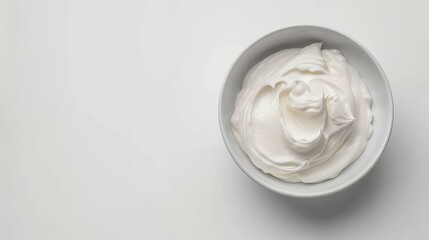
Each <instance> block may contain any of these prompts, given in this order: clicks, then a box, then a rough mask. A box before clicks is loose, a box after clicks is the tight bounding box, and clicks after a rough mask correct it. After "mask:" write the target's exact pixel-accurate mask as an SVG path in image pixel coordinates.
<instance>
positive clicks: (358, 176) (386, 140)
mask: <svg viewBox="0 0 429 240" xmlns="http://www.w3.org/2000/svg"><path fill="white" fill-rule="evenodd" d="M295 28H306V29H321V30H325V31H326V30H327V31H331V32H334V33H337V34H340V35H343V36H344V37H346V38H348V39H349V40H350V41H352V42H353V43H355V44H356V45H358V47H360V48H361V49H362V50H363V51H365V53H366V54H367V55H368V56H369V57H370V58H371V59H372V61H373V62H374V63H375V65H376V67H377V69H378V70H379V71H380V73H381V77H382V79H383V82H384V84H385V87H386V89H387V90H388V91H387V94H388V98H389V100H390V104H391V116H390V118H389V119H388V120H389V122H388V124H389V129H388V133H387V134H386V135H385V137H384V139H383V145H382V147H381V148H380V149H379V150H378V152H377V154H376V157H375V158H374V160H372V161H371V162H370V163H369V164H368V165H366V166H365V168H364V169H363V170H361V171H360V172H358V173H357V174H355V175H354V176H352V177H351V178H350V179H348V180H347V181H344V182H342V183H341V184H339V185H337V186H335V187H332V188H328V189H325V190H322V191H317V192H311V193H297V192H289V191H284V190H283V189H280V188H277V187H274V186H272V185H270V184H268V183H266V182H264V181H262V180H260V179H259V178H257V177H255V176H253V175H252V174H250V173H249V172H248V171H247V170H245V168H244V167H243V166H242V164H241V162H240V161H239V160H238V158H239V157H238V156H237V155H236V153H235V152H234V150H232V148H231V146H230V144H229V143H228V142H227V140H226V134H227V133H226V129H225V125H224V123H223V122H222V119H223V113H222V99H223V96H224V92H225V91H224V90H225V85H226V82H227V80H228V78H229V75H230V73H231V70H232V68H233V67H234V65H235V64H236V63H237V61H238V60H239V59H240V58H241V57H242V56H243V55H244V53H246V52H247V51H248V50H249V49H251V48H252V47H254V46H255V45H256V44H258V43H259V42H260V41H262V40H263V39H265V38H266V37H269V36H271V35H273V34H276V33H278V32H281V31H285V30H290V29H295ZM394 112H395V107H394V102H393V95H392V89H391V87H390V84H389V81H388V79H387V76H386V73H385V72H384V70H383V68H382V67H381V65H380V63H379V62H378V61H377V59H376V58H375V56H374V55H373V54H372V53H371V52H370V51H369V50H368V49H367V48H366V47H365V46H363V45H362V44H361V43H360V42H359V41H357V40H356V39H354V38H353V37H351V36H349V35H348V34H345V33H343V32H342V31H338V30H334V29H332V28H327V27H321V26H316V25H293V26H289V27H284V28H280V29H277V30H274V31H271V32H269V33H268V34H265V35H263V36H262V37H260V38H258V39H257V40H256V41H254V42H253V43H252V44H250V45H249V46H248V47H246V48H245V49H244V50H242V51H241V53H240V54H238V56H237V57H236V58H235V59H234V61H233V62H232V63H231V64H230V66H229V68H228V71H227V73H226V76H225V78H224V80H223V82H222V86H221V89H220V94H219V99H218V121H219V127H220V131H221V135H222V139H223V142H224V143H225V145H226V148H227V149H228V152H229V153H230V155H231V157H232V159H233V160H234V162H235V163H236V164H237V165H238V167H239V168H240V169H241V170H242V171H243V172H244V173H245V174H246V175H247V176H248V177H249V178H251V179H252V180H253V181H255V182H257V183H258V184H260V185H262V186H263V187H265V188H267V189H269V190H271V191H273V192H275V193H278V194H281V195H284V196H289V197H297V198H316V197H323V196H328V195H332V194H334V193H337V192H340V191H342V190H344V189H346V188H348V187H350V186H351V185H353V184H354V183H356V182H358V181H359V180H361V179H362V178H363V177H364V176H365V175H366V174H368V172H369V171H370V170H371V169H372V168H373V167H374V165H375V164H376V163H377V162H378V160H379V159H380V157H381V155H382V154H383V152H384V150H385V149H386V147H387V144H388V143H389V140H390V137H391V133H392V129H393V123H394V115H395V114H394ZM340 174H341V173H340ZM288 184H294V183H288ZM315 184H317V183H315Z"/></svg>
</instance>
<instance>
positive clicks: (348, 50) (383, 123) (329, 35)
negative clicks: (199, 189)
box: [219, 26, 393, 198]
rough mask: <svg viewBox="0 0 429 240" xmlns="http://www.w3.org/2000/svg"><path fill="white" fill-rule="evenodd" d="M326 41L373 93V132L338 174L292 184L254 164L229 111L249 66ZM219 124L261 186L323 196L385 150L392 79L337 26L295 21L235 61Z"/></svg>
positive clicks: (297, 194) (232, 151) (242, 164)
mask: <svg viewBox="0 0 429 240" xmlns="http://www.w3.org/2000/svg"><path fill="white" fill-rule="evenodd" d="M314 42H323V46H322V48H326V49H338V50H340V51H341V52H342V53H343V55H344V56H345V57H346V59H347V60H348V61H349V62H350V63H351V64H352V65H353V66H354V67H355V68H356V69H357V71H358V72H359V74H360V75H361V77H362V80H363V81H364V82H365V83H366V85H367V86H368V89H369V91H370V93H371V96H372V98H373V103H372V106H371V108H372V111H373V113H374V120H373V122H372V124H373V128H374V133H373V135H372V137H371V138H370V139H369V141H368V145H367V147H366V149H365V151H364V152H363V153H362V155H361V156H360V157H359V158H358V159H357V160H356V161H355V162H353V163H352V164H351V165H350V166H348V167H347V168H345V169H344V170H343V171H342V172H341V173H340V175H338V176H337V177H336V178H333V179H330V180H326V181H324V182H321V183H315V184H305V183H288V182H284V181H281V180H279V179H277V178H275V177H273V176H271V175H269V174H266V173H264V172H262V171H261V170H260V169H258V168H257V167H255V165H253V163H252V162H251V161H250V159H249V157H248V156H247V155H246V154H245V153H244V152H243V151H242V150H241V148H240V147H239V146H238V144H237V142H236V141H235V138H234V136H233V134H232V128H231V116H232V114H233V111H234V104H235V98H236V96H237V94H238V92H239V91H240V90H241V84H242V81H243V78H244V76H245V74H246V73H247V72H248V71H249V69H250V68H251V67H252V66H253V65H255V64H256V63H258V62H259V61H261V60H263V59H264V58H266V57H267V56H269V55H271V54H272V53H274V52H277V51H279V50H281V49H287V48H297V47H305V46H306V45H308V44H311V43H314ZM219 123H220V129H221V132H222V136H223V139H224V141H225V144H226V147H227V148H228V151H229V152H230V154H231V156H232V158H233V159H234V160H235V162H236V163H237V164H238V166H239V167H240V168H241V169H242V170H243V171H244V172H245V173H246V174H247V175H248V176H249V177H250V178H252V179H253V180H255V181H256V182H257V183H259V184H261V185H262V186H264V187H266V188H268V189H270V190H272V191H274V192H277V193H280V194H283V195H287V196H293V197H303V198H310V197H319V196H324V195H329V194H333V193H335V192H338V191H341V190H343V189H345V188H347V187H349V186H350V185H352V184H353V183H355V182H357V181H358V180H359V179H361V178H362V177H363V176H365V174H367V173H368V172H369V171H370V170H371V168H372V167H373V166H374V164H375V163H376V162H377V160H378V159H379V158H380V156H381V154H382V153H383V151H384V149H385V148H386V145H387V143H388V141H389V137H390V133H391V131H392V126H393V98H392V93H391V90H390V86H389V82H388V80H387V78H386V75H385V74H384V72H383V69H382V68H381V66H380V64H379V63H378V62H377V60H376V59H375V58H374V56H373V55H372V54H371V53H370V52H369V51H368V50H367V49H366V48H365V47H363V46H362V45H361V44H360V43H358V42H357V41H355V40H353V39H352V38H350V37H348V36H346V35H345V34H343V33H339V32H337V31H334V30H331V29H327V28H322V27H317V26H294V27H288V28H284V29H280V30H277V31H274V32H272V33H270V34H268V35H266V36H264V37H262V38H260V39H259V40H257V41H256V42H255V43H253V44H252V45H250V46H249V47H248V48H247V49H246V50H244V52H243V53H241V55H240V56H239V57H238V58H237V60H236V61H235V62H234V63H233V65H232V66H231V68H230V70H229V72H228V74H227V76H226V79H225V81H224V83H223V86H222V89H221V92H220V96H219Z"/></svg>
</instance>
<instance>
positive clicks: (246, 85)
mask: <svg viewBox="0 0 429 240" xmlns="http://www.w3.org/2000/svg"><path fill="white" fill-rule="evenodd" d="M321 46H322V43H314V44H311V45H309V46H307V47H305V48H302V49H298V48H294V49H286V50H283V51H280V52H277V53H275V54H273V55H271V56H269V57H267V58H266V59H264V60H263V61H261V62H259V63H258V64H256V65H255V66H254V67H253V68H252V69H251V70H250V71H249V72H248V73H247V75H246V77H245V78H244V80H243V86H242V89H241V91H240V93H239V94H238V95H237V99H236V102H235V109H234V114H233V116H232V119H231V122H232V126H233V134H234V137H235V139H236V140H237V142H238V144H239V145H240V147H241V149H242V150H243V151H244V152H245V153H246V154H247V155H248V156H249V158H250V160H251V161H252V162H253V164H254V165H255V166H256V167H258V168H260V169H261V170H262V171H264V172H265V173H268V174H271V175H273V176H275V177H277V178H279V179H281V180H284V181H287V182H305V183H316V182H321V181H324V180H326V179H330V178H334V177H336V176H337V175H338V174H339V173H340V172H341V171H342V170H343V169H344V168H345V167H347V166H348V165H349V164H351V163H352V162H353V161H354V160H356V159H357V158H358V157H359V156H360V154H361V153H362V152H363V150H364V149H365V147H366V144H367V141H368V139H369V138H370V137H371V135H372V131H373V130H372V125H371V122H372V118H373V114H372V111H371V102H372V98H371V95H370V93H369V91H368V88H367V87H366V85H365V84H364V82H363V81H362V80H361V79H360V77H359V74H358V72H357V71H356V70H355V69H354V68H353V66H351V65H350V64H349V63H348V61H347V60H346V59H345V58H344V57H343V55H342V54H341V52H340V51H338V50H326V49H324V50H321Z"/></svg>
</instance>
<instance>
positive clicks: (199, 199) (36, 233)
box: [0, 0, 429, 240]
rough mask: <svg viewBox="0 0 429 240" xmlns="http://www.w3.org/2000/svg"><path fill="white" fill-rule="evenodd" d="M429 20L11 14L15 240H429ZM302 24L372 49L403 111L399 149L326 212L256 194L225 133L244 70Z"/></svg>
mask: <svg viewBox="0 0 429 240" xmlns="http://www.w3.org/2000/svg"><path fill="white" fill-rule="evenodd" d="M428 7H429V4H428V3H427V2H426V1H402V3H401V1H395V2H394V1H353V3H352V2H350V1H290V2H287V1H254V2H253V3H251V1H241V2H234V3H232V2H230V1H223V2H220V1H213V2H212V3H208V2H205V3H203V2H202V1H194V2H190V1H150V2H142V1H137V0H136V1H101V0H99V1H94V0H81V1H71V0H70V1H58V0H51V1H48V0H41V1H13V0H10V1H8V0H6V1H5V0H2V1H0V36H1V37H0V239H103V240H106V239H221V238H225V239H239V238H243V239H261V238H270V239H285V238H288V239H314V238H316V239H380V238H382V239H393V238H397V239H404V238H409V239H418V238H424V237H425V236H426V235H427V234H429V229H428V228H427V222H428V221H429V208H427V203H428V201H429V190H428V189H429V188H428V185H427V181H428V180H427V169H428V168H429V162H428V161H427V156H428V154H429V150H428V149H429V148H428V147H427V139H426V138H427V136H428V134H429V126H428V124H427V122H428V121H429V114H428V112H427V111H428V107H429V101H427V96H428V94H427V91H428V89H429V81H428V80H427V79H426V78H427V68H428V67H427V65H428V59H427V56H428V54H429V45H428V44H427V43H428V42H429V30H427V27H426V26H425V24H426V23H427V22H428V21H429V15H428V14H427V9H428ZM291 9H292V10H291ZM295 24H317V25H322V26H326V27H332V28H334V29H338V30H341V31H344V32H345V33H348V34H349V35H351V36H353V37H354V38H356V39H358V40H359V41H360V42H361V43H363V44H364V45H365V46H366V47H367V48H368V49H369V50H370V51H371V52H372V53H373V54H374V55H375V56H376V57H377V59H378V60H379V62H380V64H381V65H382V66H383V68H384V70H385V72H386V74H387V76H388V78H389V80H390V84H391V87H392V91H393V95H394V100H395V110H396V112H395V124H394V130H393V135H392V138H391V141H390V144H389V146H388V147H387V150H386V152H385V154H384V155H383V156H382V158H381V159H380V161H379V162H378V163H377V165H376V167H375V168H374V169H373V170H372V171H371V172H370V173H369V175H368V176H366V177H365V178H364V179H363V180H362V181H361V182H360V183H358V184H357V185H355V186H354V187H352V188H351V189H349V190H347V191H345V192H342V193H340V194H338V195H335V196H332V197H328V198H323V199H316V200H298V199H290V198H286V197H282V196H280V195H277V194H274V193H272V192H270V191H268V190H265V189H264V188H263V187H261V186H259V185H258V184H256V183H254V182H253V181H252V180H250V179H249V178H248V177H247V176H245V174H244V173H242V172H241V170H240V169H239V168H238V167H237V166H236V164H235V163H234V161H233V160H232V159H231V157H230V156H229V154H228V152H227V150H226V148H225V146H224V144H223V142H222V138H221V135H220V132H219V127H218V121H217V100H218V92H219V89H220V85H221V82H222V80H223V77H224V75H225V73H226V71H227V69H228V67H229V65H230V64H231V63H232V61H233V60H234V58H235V57H236V55H237V54H238V53H239V52H240V51H241V50H242V49H244V48H245V47H246V46H247V45H248V44H250V43H251V42H253V41H254V40H255V39H257V38H258V37H260V36H261V35H263V34H266V33H268V32H270V31H272V30H274V29H278V28H281V27H285V26H289V25H295Z"/></svg>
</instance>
